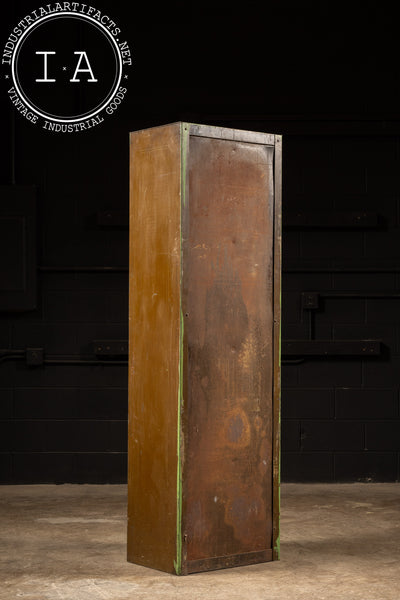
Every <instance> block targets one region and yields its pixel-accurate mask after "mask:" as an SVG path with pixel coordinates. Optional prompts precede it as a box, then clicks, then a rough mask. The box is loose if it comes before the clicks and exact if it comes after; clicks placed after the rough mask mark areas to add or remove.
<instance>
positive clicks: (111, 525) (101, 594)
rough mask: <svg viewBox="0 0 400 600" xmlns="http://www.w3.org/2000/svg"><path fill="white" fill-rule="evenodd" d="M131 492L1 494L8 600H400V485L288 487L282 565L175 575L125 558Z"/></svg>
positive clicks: (1, 558) (1, 580) (32, 489)
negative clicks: (133, 563)
mask: <svg viewBox="0 0 400 600" xmlns="http://www.w3.org/2000/svg"><path fill="white" fill-rule="evenodd" d="M125 513H126V486H121V485H116V486H110V485H104V486H95V485H90V486H89V485H87V486H86V485H84V486H78V485H61V486H50V485H41V486H3V487H1V488H0V518H1V524H0V598H1V599H2V600H3V599H4V600H14V598H15V599H20V598H26V599H29V600H97V599H98V600H127V599H132V600H133V599H134V600H137V599H142V598H143V599H153V598H163V599H174V600H175V599H178V598H182V599H186V598H188V599H189V600H197V599H202V600H204V599H207V600H214V599H215V600H217V599H226V600H236V599H237V600H244V599H246V598H249V599H250V598H251V599H252V600H258V599H265V600H278V599H282V600H283V599H284V600H302V599H307V600H313V599H315V600H331V599H333V598H335V599H340V600H349V599H358V598H360V599H362V600H378V599H379V600H399V598H400V485H398V484H350V485H322V484H316V485H295V484H286V485H283V486H282V536H281V537H282V544H281V550H282V559H281V561H279V562H274V563H266V564H260V565H253V566H250V567H240V568H236V569H227V570H224V571H214V572H211V573H202V574H198V575H189V576H187V577H176V576H174V575H168V574H165V573H160V572H158V571H153V570H151V569H146V568H144V567H139V566H136V565H132V564H129V563H127V562H126V560H125V527H126V525H125Z"/></svg>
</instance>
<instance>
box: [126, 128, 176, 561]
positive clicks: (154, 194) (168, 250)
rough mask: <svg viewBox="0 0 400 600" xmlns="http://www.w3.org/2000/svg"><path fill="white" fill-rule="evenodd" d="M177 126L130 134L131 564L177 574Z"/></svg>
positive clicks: (129, 542) (129, 520) (129, 522)
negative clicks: (175, 566)
mask: <svg viewBox="0 0 400 600" xmlns="http://www.w3.org/2000/svg"><path fill="white" fill-rule="evenodd" d="M180 244H181V242H180V130H179V124H174V125H171V126H165V127H159V128H153V129H149V130H144V131H140V132H136V133H133V134H131V158H130V267H129V290H130V291H129V295H130V299H129V436H128V437H129V443H128V453H129V461H128V465H129V466H128V560H129V561H131V562H135V563H139V564H142V565H145V566H149V567H153V568H156V569H161V570H164V571H169V572H173V571H174V560H176V532H177V523H176V518H177V418H178V393H179V339H180V338H179V328H180V277H181V258H180Z"/></svg>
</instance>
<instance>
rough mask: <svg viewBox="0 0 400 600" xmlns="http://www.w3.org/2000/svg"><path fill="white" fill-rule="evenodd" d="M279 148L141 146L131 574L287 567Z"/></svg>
mask: <svg viewBox="0 0 400 600" xmlns="http://www.w3.org/2000/svg"><path fill="white" fill-rule="evenodd" d="M279 143H280V138H279V136H275V135H270V134H264V133H255V132H248V131H238V130H233V129H224V128H219V127H208V126H205V125H194V124H190V123H176V124H172V125H170V126H164V127H160V128H154V129H149V130H145V131H142V132H137V133H135V134H132V153H131V215H130V219H131V220H130V223H131V231H130V238H131V249H130V253H131V263H130V366H129V377H130V379H129V481H128V484H129V487H128V492H129V510H128V512H129V527H128V559H129V560H131V561H132V562H136V563H139V564H144V565H147V566H150V567H154V568H157V569H161V570H165V571H169V572H176V573H177V574H187V573H193V572H197V571H205V570H211V569H218V568H224V567H230V566H236V565H245V564H253V563H256V562H264V561H268V560H272V559H273V558H275V559H276V558H278V556H279V464H280V463H279V427H280V426H279V395H280V366H279V355H280V149H279V148H278V144H279Z"/></svg>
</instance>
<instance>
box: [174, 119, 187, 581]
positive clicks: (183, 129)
mask: <svg viewBox="0 0 400 600" xmlns="http://www.w3.org/2000/svg"><path fill="white" fill-rule="evenodd" d="M188 129H189V127H188V124H187V123H181V125H180V132H179V134H180V146H181V161H180V162H181V169H180V171H181V180H180V191H181V214H180V257H181V274H180V292H179V293H180V322H179V365H178V374H179V387H178V419H177V420H178V429H177V431H178V435H177V438H178V439H177V476H176V560H174V569H175V573H176V574H177V575H180V574H181V573H182V458H183V457H182V452H181V443H182V431H181V415H182V408H183V350H184V349H183V338H184V327H185V326H184V319H183V311H182V265H183V244H182V208H185V204H186V157H187V146H188V141H189V131H188Z"/></svg>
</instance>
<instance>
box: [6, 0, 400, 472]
mask: <svg viewBox="0 0 400 600" xmlns="http://www.w3.org/2000/svg"><path fill="white" fill-rule="evenodd" d="M37 6H38V4H36V3H34V2H15V3H14V5H13V7H12V8H9V9H7V10H8V12H9V15H8V17H9V18H8V21H7V19H6V18H5V19H4V21H3V22H2V30H1V34H2V39H6V37H7V35H8V32H9V30H10V29H11V28H12V26H13V25H14V22H15V21H16V19H17V17H21V16H23V14H25V13H26V12H27V11H29V10H32V9H33V8H36V7H37ZM95 6H97V7H98V8H100V9H103V10H104V9H107V8H108V10H109V12H110V13H111V12H112V15H113V17H114V18H115V20H118V21H119V22H120V23H122V24H123V27H124V29H125V32H126V35H127V37H128V38H129V43H130V45H131V47H132V48H133V49H134V51H135V64H134V67H133V68H132V71H131V73H132V75H131V80H130V82H129V88H128V89H129V91H128V95H127V98H126V100H125V102H124V103H123V105H121V107H120V109H119V112H118V114H116V115H115V116H114V117H113V118H111V119H109V121H108V122H105V123H103V124H102V125H101V126H99V127H97V128H94V129H92V130H90V131H87V132H83V133H82V134H70V135H67V134H63V135H57V134H50V133H49V132H45V131H41V130H38V129H37V128H35V127H34V126H33V125H31V124H30V123H28V122H27V121H25V120H24V119H23V118H22V117H21V116H20V115H18V114H16V112H15V111H14V110H13V109H12V107H11V106H10V104H9V101H8V98H7V94H6V87H4V89H2V90H1V92H2V94H1V107H0V108H1V110H0V125H1V142H0V143H1V150H2V160H1V163H0V165H1V179H0V184H2V185H10V184H14V183H15V184H17V185H29V186H31V185H34V186H35V188H36V194H37V244H36V245H37V266H38V269H37V296H36V297H37V307H36V309H34V310H29V311H25V312H19V313H16V312H13V311H3V312H1V313H0V349H1V350H2V352H3V351H6V350H7V351H8V352H9V351H11V350H24V349H26V348H43V349H44V353H45V357H46V356H47V357H53V358H55V359H57V360H62V359H64V360H65V361H67V360H71V359H72V360H73V359H79V360H93V361H95V360H97V359H96V357H95V355H94V351H93V345H92V342H93V340H98V339H127V318H128V316H127V306H128V297H127V290H128V273H127V268H126V267H127V261H128V230H127V229H126V228H124V227H116V226H114V227H107V226H104V225H98V224H97V221H96V214H97V213H99V212H101V211H107V210H111V211H118V212H121V213H124V212H127V210H128V132H129V131H132V130H135V129H139V128H142V127H148V126H152V125H159V124H162V123H167V122H172V121H176V120H188V121H193V122H200V123H208V124H218V125H222V126H229V127H238V128H248V129H253V130H259V131H268V132H272V133H273V132H276V133H282V134H283V135H284V195H283V201H284V220H285V221H286V223H287V224H289V225H290V224H291V225H292V226H291V227H287V228H285V229H284V236H283V243H284V273H283V290H284V293H283V338H284V339H295V340H307V339H309V338H314V339H328V340H366V339H375V340H381V341H382V352H381V354H380V355H378V356H371V357H368V358H365V357H363V356H353V357H349V356H340V357H334V358H332V357H320V356H319V357H311V358H310V357H308V358H306V359H304V357H302V356H300V357H293V356H284V357H283V363H284V364H283V369H282V378H283V379H282V384H283V393H282V477H283V479H284V480H286V481H357V480H363V481H364V480H373V481H395V480H397V479H398V477H399V456H400V447H399V445H400V442H399V440H400V435H399V434H400V431H399V429H400V416H399V387H400V384H399V382H400V375H399V361H400V345H399V332H400V317H399V315H400V310H398V309H399V308H400V238H399V201H400V177H399V173H400V152H399V139H398V136H399V135H400V125H399V119H398V106H399V100H400V93H399V92H400V89H399V77H398V69H397V64H396V60H397V29H396V20H395V19H394V17H393V15H390V13H388V12H384V11H383V10H382V11H381V10H380V9H379V8H377V7H376V5H375V3H368V2H367V3H362V4H361V3H360V5H359V7H358V8H359V11H358V13H357V14H356V15H354V16H351V15H349V14H343V13H341V12H338V11H337V9H335V8H334V7H333V5H331V4H330V3H329V2H326V3H318V2H309V3H302V5H301V6H300V5H298V4H296V5H294V6H293V7H292V6H291V4H290V3H288V4H287V5H286V4H284V3H282V2H275V3H273V2H270V3H268V7H267V11H266V14H263V15H260V14H259V6H258V3H252V2H250V3H247V4H246V8H245V9H244V8H243V6H242V7H241V8H240V10H239V9H238V8H233V6H232V5H230V4H229V5H228V4H227V3H226V4H223V3H221V4H219V5H217V6H216V5H215V3H213V5H210V6H208V4H207V3H205V4H202V7H201V9H200V8H199V7H196V8H195V7H188V6H187V5H186V4H184V3H176V4H174V5H171V4H169V5H168V6H167V5H164V7H163V8H161V12H160V11H155V10H154V9H150V7H149V8H147V9H146V7H141V8H140V10H139V9H138V8H136V7H134V6H133V7H132V6H131V5H128V3H121V4H120V5H118V4H116V3H112V5H111V4H109V3H107V2H96V3H95ZM354 6H355V5H354ZM153 8H154V7H153ZM371 39H374V41H375V43H374V44H372V43H371ZM3 201H4V198H3ZM3 208H4V206H3ZM299 212H301V213H306V212H308V213H311V214H316V213H318V215H319V217H318V218H319V222H317V223H316V222H314V227H302V228H301V227H300V226H299V225H297V226H296V227H294V226H293V219H296V214H298V213H299ZM349 212H352V213H359V214H362V213H368V214H370V215H372V219H373V218H376V224H375V225H374V226H373V227H363V226H362V224H361V226H360V225H357V224H355V225H354V226H353V227H348V223H347V225H346V227H345V226H344V225H343V223H340V222H337V221H338V220H337V215H338V214H339V213H340V214H342V213H343V214H348V213H349ZM332 215H336V217H333V216H332ZM374 215H375V217H374ZM333 218H336V222H335V227H333V224H332V223H330V220H331V219H333ZM344 219H345V217H344ZM317 221H318V219H317ZM339 221H340V219H339ZM321 223H322V224H324V227H323V228H321ZM3 258H4V257H3ZM9 260H10V261H11V262H12V261H13V256H12V255H11V256H10V257H9ZM303 292H316V293H318V294H319V305H318V308H317V309H313V310H308V309H303V308H302V304H301V297H302V296H301V294H302V293H303ZM377 294H381V296H379V297H377ZM396 294H398V297H396ZM332 296H335V297H332ZM349 296H351V297H349ZM126 417H127V367H126V366H125V365H109V364H107V365H100V364H98V365H94V364H91V365H71V364H63V365H60V364H45V365H41V366H29V365H27V364H26V361H25V360H24V359H17V360H7V361H4V362H0V430H1V431H0V444H1V447H0V480H1V482H3V483H12V482H13V483H25V482H28V483H45V482H59V483H60V482H122V481H125V480H126V440H127V421H126Z"/></svg>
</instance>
